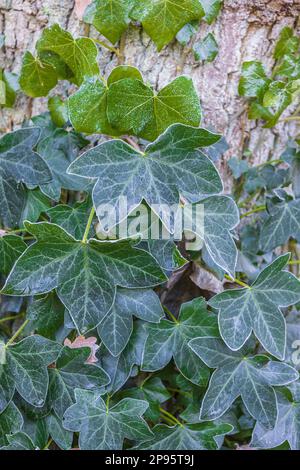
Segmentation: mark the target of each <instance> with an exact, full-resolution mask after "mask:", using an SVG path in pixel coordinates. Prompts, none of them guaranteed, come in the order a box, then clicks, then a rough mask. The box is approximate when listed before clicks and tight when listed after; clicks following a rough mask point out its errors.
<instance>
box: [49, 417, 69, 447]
mask: <svg viewBox="0 0 300 470" xmlns="http://www.w3.org/2000/svg"><path fill="white" fill-rule="evenodd" d="M47 427H48V431H49V434H50V436H51V437H52V439H53V441H54V442H55V443H56V444H57V445H58V447H59V448H60V449H62V450H70V449H71V447H72V442H73V433H72V432H70V431H67V430H66V429H65V428H64V427H63V425H62V421H61V420H60V419H59V418H58V417H57V416H56V415H55V414H51V415H49V416H48V417H47Z"/></svg>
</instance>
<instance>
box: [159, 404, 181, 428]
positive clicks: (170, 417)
mask: <svg viewBox="0 0 300 470" xmlns="http://www.w3.org/2000/svg"><path fill="white" fill-rule="evenodd" d="M159 411H160V412H161V413H163V414H164V415H166V416H167V417H168V418H169V419H170V420H171V421H173V422H174V424H178V425H179V426H181V427H182V428H183V427H184V426H183V424H182V423H181V422H180V421H179V420H178V419H177V418H175V416H173V415H172V414H171V413H169V412H168V411H166V410H164V409H163V408H161V407H160V408H159Z"/></svg>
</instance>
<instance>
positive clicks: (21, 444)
mask: <svg viewBox="0 0 300 470" xmlns="http://www.w3.org/2000/svg"><path fill="white" fill-rule="evenodd" d="M6 439H7V441H8V444H7V445H5V446H3V447H1V448H0V450H36V447H35V445H34V443H33V442H32V440H31V439H30V437H29V436H27V434H25V433H23V432H16V433H14V434H12V435H8V436H6Z"/></svg>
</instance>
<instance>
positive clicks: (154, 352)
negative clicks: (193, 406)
mask: <svg viewBox="0 0 300 470" xmlns="http://www.w3.org/2000/svg"><path fill="white" fill-rule="evenodd" d="M145 328H146V331H147V334H148V336H147V340H146V344H145V348H144V353H143V362H142V369H143V370H145V371H156V370H159V369H163V368H164V367H165V366H166V365H167V364H168V363H169V362H170V360H171V359H172V357H173V358H174V361H175V364H176V366H177V367H178V369H179V370H180V372H181V373H182V374H183V375H184V376H185V377H186V378H187V379H189V380H190V381H192V382H193V383H195V384H197V385H201V386H205V385H206V384H207V382H208V379H209V370H208V369H207V367H206V366H205V365H204V364H203V363H202V361H200V360H199V358H198V357H197V356H196V354H194V353H193V352H192V351H191V349H190V348H189V346H188V342H189V341H190V340H191V339H193V338H197V337H202V336H211V337H213V336H218V334H219V330H218V320H217V317H216V316H215V315H213V314H211V313H210V314H209V313H208V311H207V309H206V303H205V300H204V299H203V298H199V299H195V300H192V301H191V302H187V303H185V304H183V305H182V306H181V309H180V314H179V317H178V320H176V322H175V321H169V320H161V321H160V323H158V324H157V325H155V324H153V325H152V324H147V325H146V326H145Z"/></svg>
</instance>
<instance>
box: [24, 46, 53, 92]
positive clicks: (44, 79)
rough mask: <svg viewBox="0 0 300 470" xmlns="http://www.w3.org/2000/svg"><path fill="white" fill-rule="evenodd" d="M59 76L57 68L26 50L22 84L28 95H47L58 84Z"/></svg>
mask: <svg viewBox="0 0 300 470" xmlns="http://www.w3.org/2000/svg"><path fill="white" fill-rule="evenodd" d="M57 82H58V77H57V73H56V70H55V68H54V67H53V66H52V65H51V64H48V63H46V62H42V61H41V60H40V59H39V58H38V57H34V56H33V55H32V54H31V53H30V52H29V51H27V52H25V55H24V57H23V62H22V69H21V74H20V86H21V89H22V90H23V91H24V93H26V95H28V96H31V97H32V98H37V97H39V96H47V95H48V93H49V91H50V90H52V88H54V87H55V86H56V85H57Z"/></svg>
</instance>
